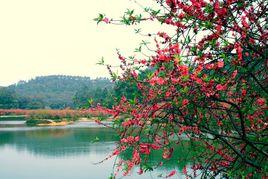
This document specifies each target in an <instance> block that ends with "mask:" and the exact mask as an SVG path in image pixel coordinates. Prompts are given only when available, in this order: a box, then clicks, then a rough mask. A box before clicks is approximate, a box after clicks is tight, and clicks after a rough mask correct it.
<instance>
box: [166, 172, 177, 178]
mask: <svg viewBox="0 0 268 179" xmlns="http://www.w3.org/2000/svg"><path fill="white" fill-rule="evenodd" d="M175 174H176V170H172V171H171V172H170V173H169V174H168V175H167V176H166V178H169V177H172V176H173V175H175Z"/></svg>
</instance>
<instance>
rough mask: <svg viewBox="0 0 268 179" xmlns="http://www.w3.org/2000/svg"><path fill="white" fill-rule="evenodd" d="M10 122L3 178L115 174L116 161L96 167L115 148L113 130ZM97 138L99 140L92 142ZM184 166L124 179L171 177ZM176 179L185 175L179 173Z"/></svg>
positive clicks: (0, 132) (2, 134)
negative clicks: (160, 175)
mask: <svg viewBox="0 0 268 179" xmlns="http://www.w3.org/2000/svg"><path fill="white" fill-rule="evenodd" d="M6 123H7V122H5V123H4V124H2V126H1V122H0V161H1V162H0V178H1V179H106V178H108V177H109V175H110V174H111V172H112V171H113V169H112V166H113V163H114V158H113V159H110V160H108V161H105V162H104V163H101V164H97V165H96V164H95V163H97V162H99V161H101V160H103V159H104V158H105V157H107V156H108V155H109V154H110V153H111V151H112V150H113V149H114V148H115V145H116V141H117V136H116V135H115V133H114V132H113V131H112V130H109V129H107V128H96V127H94V124H89V123H80V124H76V125H73V126H69V127H47V128H38V127H33V128H29V127H25V126H24V127H23V126H20V127H18V126H14V127H10V126H9V127H6V125H7V124H6ZM11 124H14V122H11ZM19 124H20V125H21V122H19ZM96 137H98V138H99V141H98V142H92V141H94V139H96ZM177 153H178V154H179V153H181V154H182V155H183V154H185V153H189V152H188V151H181V150H179V151H178V152H177ZM125 155H128V154H125ZM122 157H128V156H122ZM154 160H155V162H159V160H160V161H161V160H162V159H161V153H159V154H157V153H156V154H155V157H154V159H153V161H154ZM185 164H187V162H183V163H181V166H184V165H185ZM181 166H180V165H178V163H177V161H173V162H171V163H170V164H169V165H167V167H166V168H163V167H162V168H160V169H157V170H155V171H153V172H149V173H146V174H145V175H142V176H140V175H138V174H137V173H136V171H137V169H135V170H134V171H133V172H132V175H131V176H127V177H124V178H128V179H129V178H133V179H136V178H137V179H139V178H141V179H147V178H158V177H157V176H158V175H159V174H161V173H164V174H167V173H168V171H170V170H171V169H174V168H176V169H178V170H180V169H181ZM174 178H182V176H181V174H180V173H178V174H177V175H176V176H175V177H174Z"/></svg>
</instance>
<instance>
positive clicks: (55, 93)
mask: <svg viewBox="0 0 268 179" xmlns="http://www.w3.org/2000/svg"><path fill="white" fill-rule="evenodd" d="M112 85H113V84H112V83H111V82H110V81H109V80H108V79H107V78H97V79H94V80H91V79H90V78H89V77H79V76H63V75H52V76H41V77H36V78H34V79H32V80H29V81H27V82H26V81H20V82H18V83H17V84H14V85H11V86H9V87H8V88H9V89H10V90H13V91H15V93H16V96H17V97H18V98H20V99H24V100H26V101H31V102H32V101H34V102H35V103H38V104H39V103H40V105H41V106H40V107H39V108H43V107H48V108H65V107H75V104H74V100H73V98H74V96H75V94H76V93H77V92H78V91H81V89H88V90H97V89H110V88H112ZM22 103H23V102H22ZM22 108H24V107H22ZM25 108H29V107H25Z"/></svg>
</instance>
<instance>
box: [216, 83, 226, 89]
mask: <svg viewBox="0 0 268 179" xmlns="http://www.w3.org/2000/svg"><path fill="white" fill-rule="evenodd" d="M216 89H217V90H218V91H223V90H225V89H226V87H225V86H224V85H221V84H218V85H217V86H216Z"/></svg>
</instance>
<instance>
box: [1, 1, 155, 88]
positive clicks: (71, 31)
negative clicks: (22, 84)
mask: <svg viewBox="0 0 268 179" xmlns="http://www.w3.org/2000/svg"><path fill="white" fill-rule="evenodd" d="M145 3H148V2H145ZM132 7H133V8H136V7H137V5H136V4H134V3H133V2H131V1H125V0H117V1H106V0H93V1H90V2H88V1H86V0H80V1H75V0H69V1H66V0H57V1H54V0H47V1H41V0H24V1H20V0H9V1H1V2H0V23H1V29H0V39H1V41H0V50H1V53H0V64H1V67H0V70H1V73H0V74H1V75H0V86H8V85H10V84H13V83H16V82H18V81H20V80H29V79H31V78H34V77H36V76H47V75H55V74H60V75H61V74H62V75H63V74H64V75H72V76H88V77H91V78H96V77H108V76H109V74H108V71H107V70H106V67H104V66H98V65H96V63H97V62H98V61H99V60H100V58H101V57H102V56H103V57H104V59H105V61H106V62H107V63H109V64H116V63H118V62H119V60H118V59H117V55H116V48H118V49H120V50H121V51H122V53H123V54H127V55H128V54H131V55H132V52H133V51H134V49H135V48H136V47H138V45H139V43H140V42H141V39H142V37H141V36H138V35H136V34H135V33H134V28H139V26H136V27H126V26H116V25H106V24H101V25H97V24H96V22H94V21H93V19H94V18H96V17H97V16H98V13H105V14H106V15H107V16H109V17H113V18H115V17H120V16H122V15H123V13H124V12H125V10H126V9H127V8H132ZM142 27H143V28H144V24H143V26H142ZM151 29H154V27H153V26H151ZM158 30H159V29H158Z"/></svg>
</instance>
